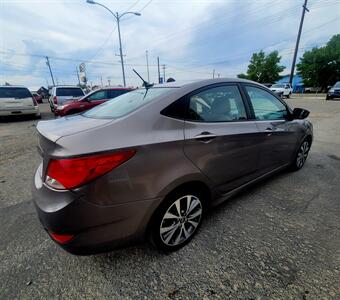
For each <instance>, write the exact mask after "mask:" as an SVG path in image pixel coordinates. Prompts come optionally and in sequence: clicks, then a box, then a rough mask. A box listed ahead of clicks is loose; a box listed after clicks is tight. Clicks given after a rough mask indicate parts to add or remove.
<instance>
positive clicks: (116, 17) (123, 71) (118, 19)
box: [86, 0, 141, 87]
mask: <svg viewBox="0 0 340 300" xmlns="http://www.w3.org/2000/svg"><path fill="white" fill-rule="evenodd" d="M86 2H87V3H89V4H97V5H99V6H101V7H103V8H105V9H106V10H108V11H109V12H110V13H111V14H112V15H113V16H114V18H115V19H116V22H117V27H118V37H119V55H120V62H121V65H122V75H123V84H124V87H126V81H125V70H124V60H123V49H122V38H121V35H120V19H121V18H122V17H123V16H124V15H127V14H134V15H135V16H141V14H140V13H139V12H132V11H127V12H125V13H122V14H121V15H119V13H118V12H116V13H114V12H113V11H112V10H111V9H109V8H108V7H106V6H105V5H103V4H101V3H98V2H95V1H93V0H86Z"/></svg>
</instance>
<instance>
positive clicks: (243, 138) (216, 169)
mask: <svg viewBox="0 0 340 300" xmlns="http://www.w3.org/2000/svg"><path fill="white" fill-rule="evenodd" d="M188 101H189V111H188V114H187V118H186V120H185V127H184V136H185V144H184V152H185V154H186V156H187V157H188V158H189V159H190V160H191V161H192V162H193V163H194V164H195V165H196V166H197V167H198V168H199V169H200V170H201V171H202V173H203V174H205V175H206V176H207V177H208V178H210V180H211V181H212V182H213V183H214V184H215V186H216V187H217V188H218V189H219V190H220V192H221V193H225V192H227V191H228V190H231V189H232V188H234V187H235V183H237V184H236V185H240V184H241V183H243V182H245V181H248V180H250V179H252V177H254V174H255V173H256V170H257V164H258V155H259V151H258V148H259V143H258V141H257V136H258V134H259V131H258V128H257V127H256V124H255V121H248V114H247V110H246V108H245V105H244V102H243V99H242V96H241V93H240V90H239V87H238V85H237V84H225V85H219V86H213V87H208V88H205V89H203V90H199V91H198V92H197V93H192V94H191V95H189V99H188Z"/></svg>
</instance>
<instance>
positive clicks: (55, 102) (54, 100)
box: [53, 96, 58, 104]
mask: <svg viewBox="0 0 340 300" xmlns="http://www.w3.org/2000/svg"><path fill="white" fill-rule="evenodd" d="M53 103H54V104H58V98H57V96H54V97H53Z"/></svg>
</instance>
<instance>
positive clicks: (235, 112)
mask: <svg viewBox="0 0 340 300" xmlns="http://www.w3.org/2000/svg"><path fill="white" fill-rule="evenodd" d="M188 119H189V120H192V121H201V122H228V121H238V120H245V119H247V114H246V110H245V107H244V104H243V100H242V97H241V94H240V91H239V89H238V87H237V86H233V85H226V86H219V87H213V88H210V89H207V90H204V91H202V92H200V93H197V94H195V95H192V96H191V97H190V99H189V110H188Z"/></svg>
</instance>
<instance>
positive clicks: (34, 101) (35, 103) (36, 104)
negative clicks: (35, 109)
mask: <svg viewBox="0 0 340 300" xmlns="http://www.w3.org/2000/svg"><path fill="white" fill-rule="evenodd" d="M32 101H33V105H34V106H38V102H37V100H36V99H35V98H34V97H32Z"/></svg>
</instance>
